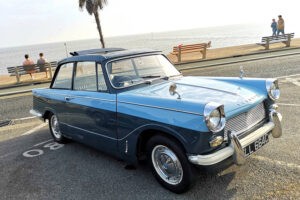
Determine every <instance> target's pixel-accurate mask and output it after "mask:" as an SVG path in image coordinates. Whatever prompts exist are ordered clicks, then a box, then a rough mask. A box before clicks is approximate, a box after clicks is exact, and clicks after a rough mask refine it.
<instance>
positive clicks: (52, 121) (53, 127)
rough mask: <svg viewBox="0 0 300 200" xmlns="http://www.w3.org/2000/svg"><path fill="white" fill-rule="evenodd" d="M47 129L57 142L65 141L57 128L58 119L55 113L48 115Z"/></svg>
mask: <svg viewBox="0 0 300 200" xmlns="http://www.w3.org/2000/svg"><path fill="white" fill-rule="evenodd" d="M49 129H50V133H51V135H52V137H53V139H54V140H55V141H56V142H58V143H66V142H67V139H66V138H65V137H64V136H63V135H62V133H61V131H60V128H59V121H58V118H57V116H56V115H55V114H53V113H51V114H50V116H49Z"/></svg>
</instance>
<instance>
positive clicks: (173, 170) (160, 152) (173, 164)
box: [151, 145, 183, 185]
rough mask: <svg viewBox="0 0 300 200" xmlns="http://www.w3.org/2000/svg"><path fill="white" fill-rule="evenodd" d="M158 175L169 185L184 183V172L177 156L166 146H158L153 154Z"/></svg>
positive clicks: (152, 157)
mask: <svg viewBox="0 0 300 200" xmlns="http://www.w3.org/2000/svg"><path fill="white" fill-rule="evenodd" d="M151 159H152V163H153V166H154V169H155V170H156V172H157V174H158V175H159V176H160V177H161V178H162V179H163V180H164V181H165V182H167V183H169V184H171V185H177V184H179V183H180V182H181V181H182V177H183V170H182V166H181V163H180V161H179V159H178V158H177V156H176V154H175V153H174V152H173V151H172V150H171V149H169V148H168V147H166V146H163V145H157V146H155V147H154V149H153V151H152V154H151Z"/></svg>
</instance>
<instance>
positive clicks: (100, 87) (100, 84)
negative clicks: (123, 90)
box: [98, 64, 107, 91]
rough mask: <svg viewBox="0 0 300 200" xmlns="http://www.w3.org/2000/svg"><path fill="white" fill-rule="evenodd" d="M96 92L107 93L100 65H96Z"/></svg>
mask: <svg viewBox="0 0 300 200" xmlns="http://www.w3.org/2000/svg"><path fill="white" fill-rule="evenodd" d="M98 90H99V91H107V86H106V83H105V79H104V76H103V71H102V67H101V64H98Z"/></svg>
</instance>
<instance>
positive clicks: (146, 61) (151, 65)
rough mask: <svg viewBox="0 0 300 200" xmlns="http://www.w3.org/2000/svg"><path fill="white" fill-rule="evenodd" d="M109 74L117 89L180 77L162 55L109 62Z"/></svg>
mask: <svg viewBox="0 0 300 200" xmlns="http://www.w3.org/2000/svg"><path fill="white" fill-rule="evenodd" d="M106 67H107V73H108V76H109V79H110V82H111V83H112V85H113V87H115V88H124V87H129V86H132V85H136V84H141V83H144V82H147V81H150V80H153V79H159V78H166V77H172V76H178V75H180V73H179V72H178V71H177V69H176V68H175V67H174V66H173V65H172V64H171V63H170V62H169V61H168V60H167V59H166V58H165V57H164V56H162V55H148V56H139V57H132V58H127V59H122V60H117V61H113V62H109V63H108V64H107V66H106Z"/></svg>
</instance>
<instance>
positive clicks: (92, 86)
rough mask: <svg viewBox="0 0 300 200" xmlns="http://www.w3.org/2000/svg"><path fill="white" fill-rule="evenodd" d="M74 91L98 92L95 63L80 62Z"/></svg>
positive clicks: (76, 72) (77, 67) (77, 66)
mask: <svg viewBox="0 0 300 200" xmlns="http://www.w3.org/2000/svg"><path fill="white" fill-rule="evenodd" d="M74 90H83V91H97V81H96V64H95V62H78V63H77V65H76V71H75V78H74Z"/></svg>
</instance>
